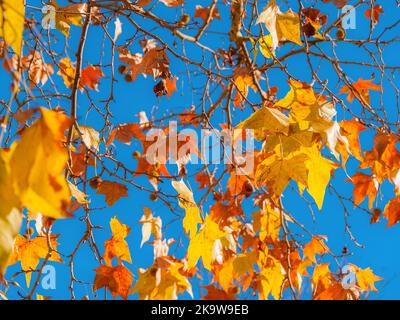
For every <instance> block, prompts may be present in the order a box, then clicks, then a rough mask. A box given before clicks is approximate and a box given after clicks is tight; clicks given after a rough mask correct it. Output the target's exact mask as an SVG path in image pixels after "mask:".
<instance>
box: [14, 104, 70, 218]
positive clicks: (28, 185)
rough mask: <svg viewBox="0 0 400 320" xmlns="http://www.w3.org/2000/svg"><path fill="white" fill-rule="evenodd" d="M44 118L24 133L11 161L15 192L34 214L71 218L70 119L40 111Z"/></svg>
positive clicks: (59, 114)
mask: <svg viewBox="0 0 400 320" xmlns="http://www.w3.org/2000/svg"><path fill="white" fill-rule="evenodd" d="M40 113H41V117H40V118H39V120H37V121H36V122H35V123H34V124H33V125H32V126H31V127H30V128H27V129H26V130H24V132H23V134H22V137H21V141H19V142H18V143H17V144H15V146H13V151H12V155H11V158H10V170H11V172H12V179H13V185H14V188H15V193H16V194H18V195H19V197H20V199H21V202H22V204H23V206H24V207H26V208H29V210H30V211H32V212H40V213H41V214H43V215H45V216H48V217H52V218H61V217H66V216H68V213H67V212H66V209H67V206H68V204H69V202H70V199H71V192H70V189H69V187H68V184H67V181H66V179H65V177H64V170H65V166H66V163H67V160H68V151H67V149H66V148H65V147H64V146H63V145H62V142H63V141H64V140H65V134H64V132H65V130H66V129H67V127H68V126H69V123H70V121H69V119H68V118H67V117H66V116H65V115H64V114H62V113H59V112H55V111H51V110H47V109H44V108H41V109H40Z"/></svg>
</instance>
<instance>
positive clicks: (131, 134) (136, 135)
mask: <svg viewBox="0 0 400 320" xmlns="http://www.w3.org/2000/svg"><path fill="white" fill-rule="evenodd" d="M115 139H117V140H118V141H119V142H122V143H125V144H127V145H130V144H131V142H132V139H138V140H140V141H142V140H144V139H145V135H144V134H143V133H142V131H141V129H140V124H138V123H123V124H120V125H118V126H117V127H115V128H114V129H113V130H112V131H111V133H110V135H109V136H108V140H107V144H112V143H113V142H114V140H115Z"/></svg>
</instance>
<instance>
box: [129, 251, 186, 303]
mask: <svg viewBox="0 0 400 320" xmlns="http://www.w3.org/2000/svg"><path fill="white" fill-rule="evenodd" d="M183 268H184V265H183V263H182V262H180V261H178V260H176V259H173V258H171V257H162V258H159V259H157V261H155V262H154V264H153V265H152V266H151V267H150V268H148V269H147V270H143V269H139V272H138V273H139V278H138V280H137V281H136V283H135V285H134V286H133V288H132V291H131V293H132V294H133V293H138V294H139V299H141V300H176V299H177V298H178V294H181V293H183V292H185V291H187V292H188V293H189V294H190V295H191V296H193V293H192V286H191V284H190V283H189V281H188V279H187V278H186V276H185V274H184V271H183Z"/></svg>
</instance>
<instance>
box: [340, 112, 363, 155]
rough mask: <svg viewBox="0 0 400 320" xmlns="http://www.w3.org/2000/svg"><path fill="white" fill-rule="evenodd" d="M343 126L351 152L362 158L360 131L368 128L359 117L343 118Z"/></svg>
mask: <svg viewBox="0 0 400 320" xmlns="http://www.w3.org/2000/svg"><path fill="white" fill-rule="evenodd" d="M339 125H340V127H341V128H342V132H343V135H344V136H345V137H346V138H347V140H348V142H349V148H350V151H351V153H352V154H353V155H354V156H355V157H356V158H357V159H358V160H362V158H363V155H362V153H361V145H360V139H359V135H360V132H362V131H365V130H366V129H367V128H366V127H365V126H364V125H363V124H361V123H360V122H359V121H357V119H351V120H343V121H340V122H339Z"/></svg>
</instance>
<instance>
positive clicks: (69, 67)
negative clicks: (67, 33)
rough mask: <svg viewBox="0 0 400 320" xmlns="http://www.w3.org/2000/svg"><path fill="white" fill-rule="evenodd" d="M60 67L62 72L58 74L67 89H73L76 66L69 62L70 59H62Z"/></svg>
mask: <svg viewBox="0 0 400 320" xmlns="http://www.w3.org/2000/svg"><path fill="white" fill-rule="evenodd" d="M58 65H59V67H60V70H59V71H58V72H57V74H58V75H60V76H61V78H62V79H63V81H64V84H65V86H66V87H68V88H72V85H73V84H74V81H75V72H76V70H75V66H74V65H73V63H72V62H71V60H69V58H63V59H61V60H60V62H59V63H58Z"/></svg>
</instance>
